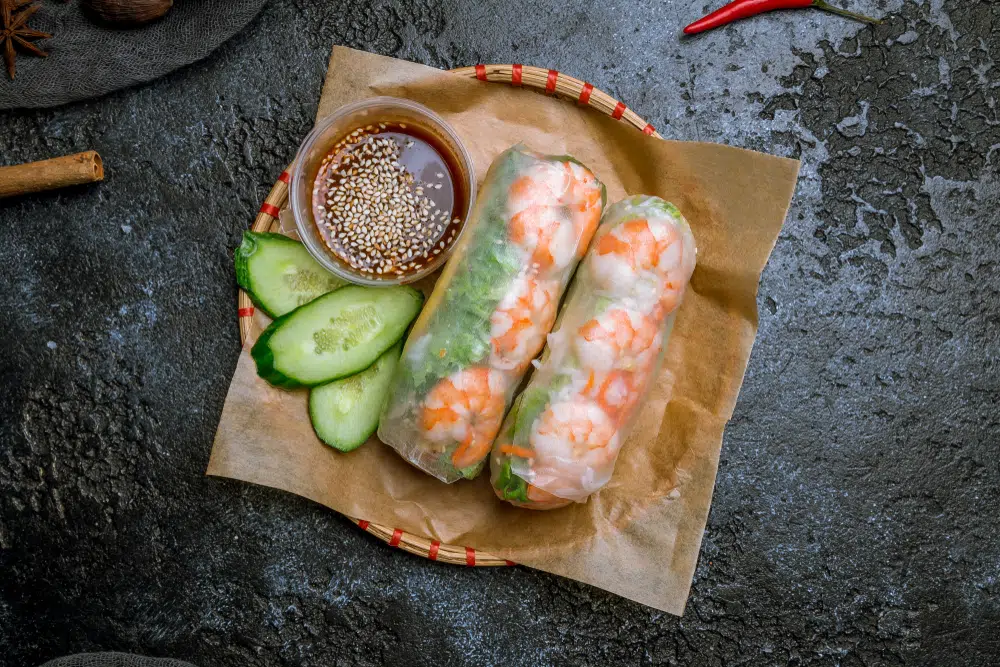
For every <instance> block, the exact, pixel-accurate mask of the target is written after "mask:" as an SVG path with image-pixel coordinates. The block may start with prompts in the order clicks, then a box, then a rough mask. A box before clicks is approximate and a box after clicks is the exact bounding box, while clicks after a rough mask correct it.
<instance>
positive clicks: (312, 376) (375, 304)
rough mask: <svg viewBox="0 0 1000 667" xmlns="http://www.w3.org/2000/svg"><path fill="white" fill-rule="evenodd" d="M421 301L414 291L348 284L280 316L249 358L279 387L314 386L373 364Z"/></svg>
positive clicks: (393, 341)
mask: <svg viewBox="0 0 1000 667" xmlns="http://www.w3.org/2000/svg"><path fill="white" fill-rule="evenodd" d="M423 301H424V297H423V295H421V294H420V292H418V291H417V290H415V289H413V288H412V287H358V286H357V285H348V286H347V287H341V288H340V289H338V290H337V291H335V292H330V293H329V294H325V295H323V296H321V297H319V298H317V299H315V300H313V301H310V302H309V303H307V304H306V305H304V306H299V307H298V308H296V309H295V310H293V311H292V312H290V313H288V314H286V315H282V316H281V317H279V318H278V319H276V320H275V321H274V322H271V325H270V326H269V327H268V328H267V329H265V330H264V332H263V333H261V335H260V338H258V339H257V343H256V344H255V345H254V346H253V348H252V349H251V350H250V355H251V356H252V357H253V359H254V361H255V362H257V375H259V376H261V377H262V378H264V379H265V380H267V381H268V382H270V383H271V384H273V385H275V386H277V387H287V388H294V387H314V386H316V385H318V384H325V383H327V382H330V381H332V380H337V379H339V378H342V377H347V376H348V375H353V374H355V373H357V372H359V371H363V370H364V369H366V368H368V367H369V366H371V364H372V362H374V361H375V360H376V359H378V358H379V357H380V356H381V355H382V353H383V352H385V351H386V350H388V349H389V348H390V347H392V345H393V343H395V342H396V341H398V340H399V339H400V338H402V337H403V334H404V333H406V328H407V327H408V326H409V325H410V322H412V321H413V318H414V317H416V316H417V313H418V312H419V311H420V306H421V305H422V304H423Z"/></svg>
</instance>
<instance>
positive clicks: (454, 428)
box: [378, 145, 605, 483]
mask: <svg viewBox="0 0 1000 667" xmlns="http://www.w3.org/2000/svg"><path fill="white" fill-rule="evenodd" d="M604 198H605V195H604V186H603V185H602V184H601V183H600V182H599V181H598V180H597V178H596V177H595V176H594V174H593V173H591V172H590V170H588V169H587V168H586V167H584V166H583V165H582V164H580V163H579V162H577V161H575V160H574V159H572V158H570V157H566V156H562V157H550V156H542V155H537V154H535V153H532V152H530V151H528V150H527V149H526V148H524V147H523V146H520V145H518V146H514V147H513V148H510V149H508V150H507V151H505V152H504V153H502V154H501V155H500V156H499V157H498V158H497V159H496V160H495V161H494V162H493V164H492V165H491V166H490V170H489V173H487V175H486V180H485V182H484V183H483V185H482V188H481V190H480V192H479V197H478V200H477V202H476V207H475V210H474V211H473V213H472V216H471V218H470V219H469V220H468V221H467V226H466V230H465V233H464V235H463V236H462V238H461V239H460V240H459V242H458V246H457V247H456V249H455V254H454V256H453V257H452V258H451V259H450V260H449V261H448V264H447V266H446V267H445V270H444V272H443V273H442V275H441V277H440V278H439V279H438V282H437V284H436V285H435V287H434V292H433V294H431V297H430V299H429V300H428V302H427V305H426V307H425V308H424V310H423V312H422V313H421V315H420V317H419V318H418V319H417V321H416V323H415V324H414V326H413V330H412V331H411V332H410V335H409V337H408V338H407V340H406V346H405V348H404V350H403V356H402V358H401V359H400V361H399V364H398V366H397V367H396V371H395V374H394V376H393V380H392V388H391V390H390V393H389V396H388V398H387V400H386V404H385V406H384V407H383V410H382V417H381V420H380V421H379V428H378V436H379V438H380V439H381V440H382V441H383V442H385V443H387V444H388V445H390V446H391V447H392V448H393V449H395V450H396V451H397V452H399V454H400V455H401V456H402V457H403V458H405V459H406V460H407V461H409V462H410V463H412V464H413V465H415V466H416V467H418V468H420V469H421V470H423V471H424V472H426V473H428V474H430V475H433V476H434V477H437V478H438V479H440V480H442V481H444V482H449V483H450V482H454V481H456V480H458V479H460V478H462V477H466V478H469V479H472V478H473V477H475V476H476V475H478V474H479V472H480V470H482V467H483V464H484V461H485V460H486V457H487V455H488V454H489V452H490V447H491V446H492V444H493V440H494V438H496V435H497V432H498V431H499V429H500V424H501V422H502V421H503V416H504V413H505V412H506V411H507V408H508V407H509V406H510V401H511V399H512V397H513V393H514V390H515V389H516V387H517V386H518V384H519V383H520V382H521V379H522V378H523V377H524V374H525V373H526V372H527V370H528V368H530V366H531V361H532V359H534V358H535V357H536V356H537V355H538V353H539V352H541V350H542V347H543V346H544V345H545V336H546V335H547V334H548V333H549V331H551V329H552V326H553V325H554V324H555V319H556V311H557V309H558V306H559V300H560V299H561V297H562V294H563V291H564V290H565V289H566V284H567V283H568V282H569V279H570V277H571V276H572V274H573V271H574V269H575V268H576V265H577V263H578V262H579V260H580V258H581V257H582V256H583V254H584V253H585V252H586V249H587V246H588V244H589V243H590V239H591V237H592V236H593V235H594V231H595V230H596V228H597V225H598V223H599V222H600V219H601V212H602V210H603V208H604Z"/></svg>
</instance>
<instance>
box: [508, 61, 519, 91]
mask: <svg viewBox="0 0 1000 667" xmlns="http://www.w3.org/2000/svg"><path fill="white" fill-rule="evenodd" d="M510 83H511V85H512V86H520V85H521V65H520V63H514V66H513V67H512V68H511V71H510Z"/></svg>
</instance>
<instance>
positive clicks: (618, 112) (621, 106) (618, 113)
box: [611, 102, 625, 120]
mask: <svg viewBox="0 0 1000 667" xmlns="http://www.w3.org/2000/svg"><path fill="white" fill-rule="evenodd" d="M623 113H625V103H624V102H619V103H618V106H616V107H615V110H614V111H612V112H611V117H612V118H614V119H615V120H621V117H622V114H623Z"/></svg>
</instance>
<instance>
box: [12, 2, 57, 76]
mask: <svg viewBox="0 0 1000 667" xmlns="http://www.w3.org/2000/svg"><path fill="white" fill-rule="evenodd" d="M32 2H34V0H0V22H2V26H0V27H2V31H0V41H2V42H3V59H4V60H6V61H7V74H8V75H10V78H11V80H13V79H14V74H15V67H14V61H15V60H16V59H17V54H16V53H15V48H17V49H18V50H21V51H24V52H26V53H30V54H31V55H33V56H41V57H42V58H44V57H45V56H47V55H49V54H48V53H46V52H45V51H42V50H41V49H40V48H38V47H37V46H35V45H34V44H33V43H32V42H29V41H28V40H29V39H48V38H49V37H51V36H52V35H50V34H49V33H47V32H42V31H41V30H35V29H34V28H29V27H28V26H27V25H25V24H26V23H27V22H28V19H29V18H31V16H32V14H34V13H35V12H37V11H38V5H32V4H31V3H32ZM25 5H31V6H30V7H25ZM22 7H24V9H21V8H22Z"/></svg>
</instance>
